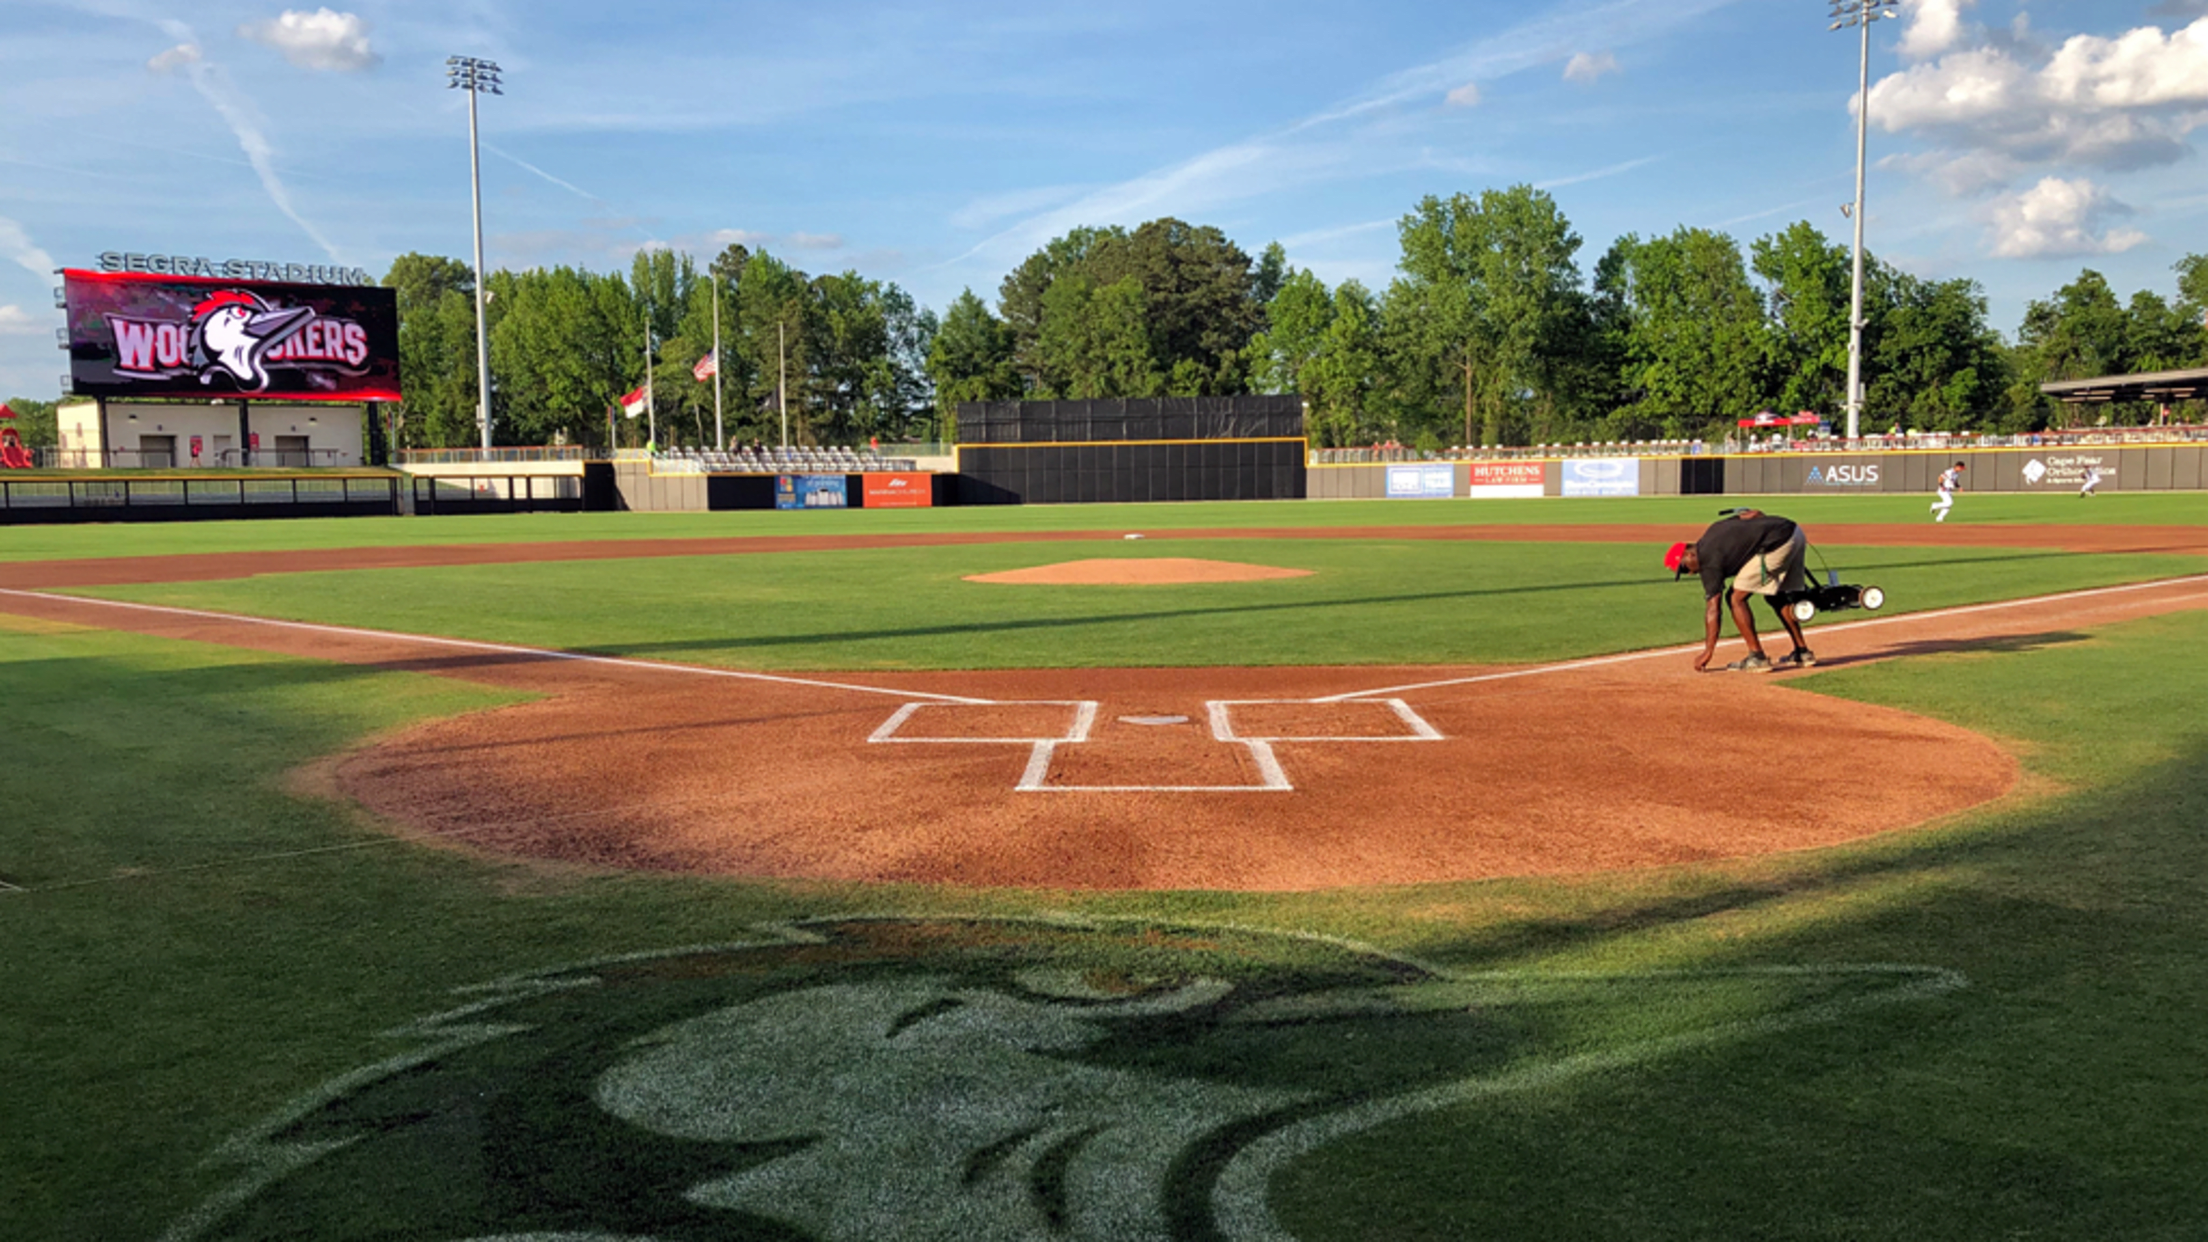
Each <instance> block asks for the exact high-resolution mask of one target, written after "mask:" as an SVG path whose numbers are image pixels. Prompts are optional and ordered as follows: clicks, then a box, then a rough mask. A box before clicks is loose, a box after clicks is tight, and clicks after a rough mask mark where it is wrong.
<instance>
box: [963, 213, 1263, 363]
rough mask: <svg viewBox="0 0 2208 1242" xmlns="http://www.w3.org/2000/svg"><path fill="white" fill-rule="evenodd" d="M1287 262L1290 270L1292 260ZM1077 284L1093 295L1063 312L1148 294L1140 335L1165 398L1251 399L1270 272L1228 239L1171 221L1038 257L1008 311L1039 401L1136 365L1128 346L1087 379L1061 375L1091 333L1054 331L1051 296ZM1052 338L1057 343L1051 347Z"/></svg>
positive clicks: (1008, 281) (1064, 243) (1085, 235)
mask: <svg viewBox="0 0 2208 1242" xmlns="http://www.w3.org/2000/svg"><path fill="white" fill-rule="evenodd" d="M1279 262H1280V263H1282V264H1285V262H1286V256H1285V252H1283V254H1282V256H1281V257H1280V259H1279ZM1073 277H1079V278H1080V279H1081V280H1082V281H1083V282H1085V288H1086V290H1087V292H1085V293H1083V294H1081V295H1080V296H1071V297H1066V298H1061V299H1060V300H1059V303H1058V305H1060V306H1071V305H1075V304H1085V302H1086V300H1087V299H1088V298H1089V297H1091V296H1093V295H1094V292H1095V291H1096V290H1102V289H1109V288H1115V287H1117V286H1119V285H1121V284H1122V283H1124V282H1127V281H1130V280H1131V281H1133V282H1134V287H1135V289H1136V290H1138V291H1139V292H1140V293H1141V295H1142V297H1141V299H1140V304H1141V307H1142V315H1143V318H1142V322H1141V325H1140V326H1141V328H1142V331H1143V335H1144V336H1145V337H1147V338H1148V340H1147V344H1146V347H1145V352H1146V353H1147V354H1148V355H1149V359H1150V364H1151V365H1150V368H1149V369H1150V370H1154V371H1155V372H1157V373H1158V375H1159V376H1160V379H1159V381H1158V384H1157V385H1156V387H1157V390H1158V391H1160V392H1167V391H1170V392H1174V393H1181V394H1187V395H1217V394H1225V393H1237V392H1244V391H1247V389H1248V382H1249V380H1248V374H1247V370H1248V368H1247V363H1246V361H1245V359H1244V357H1243V354H1244V351H1246V350H1247V349H1248V347H1249V343H1250V338H1251V336H1253V335H1254V334H1255V333H1256V332H1257V330H1258V329H1259V328H1260V327H1261V326H1262V325H1263V318H1264V303H1263V301H1262V300H1261V299H1260V298H1259V296H1258V292H1259V277H1260V273H1259V272H1258V270H1257V269H1256V268H1255V267H1254V266H1253V265H1252V264H1251V262H1250V257H1249V255H1247V254H1245V253H1244V252H1243V251H1242V249H1241V248H1240V247H1238V246H1236V245H1235V244H1234V243H1233V242H1232V241H1230V240H1228V239H1227V236H1226V234H1224V233H1222V232H1220V231H1219V230H1218V229H1216V228H1213V227H1211V226H1209V225H1204V226H1197V225H1190V224H1187V223H1184V222H1183V221H1180V220H1175V219H1170V218H1168V219H1161V220H1152V221H1150V222H1148V223H1146V224H1143V225H1141V226H1140V227H1138V228H1136V229H1135V230H1134V231H1133V232H1128V231H1127V230H1125V229H1121V228H1116V227H1115V228H1106V229H1090V228H1080V229H1075V230H1073V231H1072V232H1070V233H1068V234H1066V235H1065V236H1064V237H1060V238H1058V239H1056V240H1054V241H1052V242H1050V243H1049V244H1048V245H1046V246H1044V247H1043V248H1042V249H1041V250H1039V251H1037V252H1036V253H1034V254H1032V255H1030V256H1028V258H1027V259H1026V260H1024V261H1023V262H1022V263H1021V264H1020V266H1019V267H1017V268H1015V269H1013V271H1012V272H1011V273H1010V274H1008V275H1007V276H1006V277H1005V279H1004V283H1003V285H1002V286H1001V288H1000V290H999V293H1000V298H999V301H998V309H999V310H1000V312H1001V313H1002V315H1003V317H1004V321H1005V323H1006V324H1007V325H1009V326H1010V328H1011V330H1012V337H1013V357H1014V361H1015V364H1016V366H1017V367H1018V369H1019V371H1020V373H1021V375H1022V376H1023V378H1024V379H1025V380H1026V382H1027V384H1028V386H1029V387H1030V388H1032V389H1033V390H1035V391H1036V392H1037V393H1041V392H1045V391H1048V392H1059V393H1062V392H1066V391H1070V390H1071V389H1073V388H1075V387H1081V386H1086V385H1090V384H1093V383H1094V382H1096V377H1097V375H1098V374H1101V373H1102V371H1106V370H1112V369H1114V367H1119V368H1120V369H1124V366H1125V364H1126V363H1127V358H1126V357H1125V356H1124V353H1125V351H1124V348H1123V345H1124V343H1122V346H1121V347H1117V348H1121V356H1119V357H1117V359H1116V361H1114V362H1110V363H1107V362H1105V361H1104V360H1102V359H1095V358H1088V359H1083V360H1082V361H1081V362H1080V363H1079V364H1078V365H1079V366H1080V367H1081V368H1082V370H1081V374H1080V376H1079V377H1076V376H1075V375H1074V374H1072V373H1069V372H1064V371H1054V370H1052V367H1053V365H1055V364H1057V363H1063V362H1065V361H1066V360H1067V359H1068V358H1070V357H1072V356H1073V355H1069V354H1068V353H1067V352H1066V345H1067V342H1068V341H1069V340H1072V339H1075V338H1078V337H1081V336H1082V335H1083V334H1084V330H1083V329H1082V328H1081V327H1080V326H1079V325H1068V324H1059V325H1051V324H1050V323H1048V322H1047V320H1048V316H1049V313H1050V306H1051V303H1050V302H1049V292H1050V290H1051V289H1052V288H1054V287H1055V286H1056V285H1057V284H1058V283H1059V282H1061V281H1064V280H1067V279H1070V278H1073ZM1112 297H1113V300H1114V303H1115V306H1116V307H1118V308H1119V309H1124V308H1125V306H1126V305H1129V304H1131V303H1129V301H1128V299H1127V298H1126V297H1125V295H1124V294H1114V295H1112ZM1046 337H1048V338H1049V340H1050V341H1051V342H1053V344H1050V345H1046V344H1045V338H1046ZM1129 374H1130V376H1131V375H1132V373H1131V372H1130V373H1129ZM1130 382H1131V381H1130Z"/></svg>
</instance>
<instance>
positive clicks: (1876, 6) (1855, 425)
mask: <svg viewBox="0 0 2208 1242" xmlns="http://www.w3.org/2000/svg"><path fill="white" fill-rule="evenodd" d="M1830 2H1831V4H1832V12H1831V13H1829V14H1827V16H1828V17H1829V18H1830V19H1831V21H1832V26H1831V29H1833V30H1845V29H1846V28H1848V27H1850V26H1854V27H1857V28H1858V29H1859V30H1860V31H1861V32H1862V36H1863V59H1862V64H1861V68H1860V70H1859V71H1858V74H1857V85H1856V95H1855V210H1854V212H1853V213H1851V214H1852V215H1853V216H1854V218H1855V279H1854V284H1853V291H1852V292H1851V293H1850V294H1849V296H1848V438H1849V439H1850V440H1853V439H1855V438H1857V437H1858V436H1860V435H1862V434H1863V428H1862V426H1861V423H1862V421H1863V159H1864V156H1865V155H1866V154H1867V153H1868V151H1869V148H1870V134H1871V130H1870V125H1871V23H1872V22H1875V21H1877V20H1879V19H1880V18H1883V17H1899V16H1901V12H1900V9H1899V5H1900V4H1901V0H1830Z"/></svg>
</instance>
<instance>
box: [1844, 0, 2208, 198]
mask: <svg viewBox="0 0 2208 1242" xmlns="http://www.w3.org/2000/svg"><path fill="white" fill-rule="evenodd" d="M1929 2H1930V0H1928V3H1929ZM2039 54H2040V55H2045V63H2044V64H2040V65H2037V66H2034V65H2032V64H2028V63H2026V60H2025V59H2024V58H2025V57H2029V56H2034V55H2035V53H2034V52H2033V51H2032V50H2031V45H2029V44H2027V43H2019V44H2015V45H2014V46H2006V45H2002V46H1997V45H1993V44H1988V45H1985V46H1980V47H1973V48H1965V49H1962V50H1958V51H1952V52H1949V53H1947V54H1945V55H1942V56H1941V57H1939V59H1937V60H1934V61H1928V62H1926V63H1923V64H1919V65H1914V66H1911V67H1910V68H1908V69H1905V70H1903V71H1902V72H1900V73H1896V74H1893V75H1891V76H1889V77H1886V78H1884V79H1882V80H1881V81H1879V82H1878V83H1877V84H1876V85H1874V86H1873V87H1872V88H1871V93H1870V109H1871V118H1872V119H1873V120H1875V121H1877V122H1878V124H1879V125H1880V126H1881V127H1882V128H1884V129H1886V130H1887V131H1888V132H1894V133H1898V132H1902V131H1908V130H1914V131H1919V132H1922V133H1924V134H1925V135H1926V136H1928V137H1929V138H1930V139H1931V140H1932V141H1933V143H1934V144H1935V145H1936V150H1935V151H1934V152H1933V153H1932V156H1931V157H1930V162H1931V163H1933V164H1934V165H1936V164H1937V162H1938V161H1971V162H1972V163H1971V167H1970V169H1969V175H1968V176H1965V177H1962V178H1959V179H1958V178H1954V177H1948V178H1942V180H1944V181H1947V182H1951V183H1952V182H1956V181H1958V180H1960V181H1962V182H1968V183H1971V184H1978V183H1982V182H1983V180H1984V179H1985V177H1986V176H1987V175H1989V174H1990V173H1991V172H1992V171H1993V170H1994V169H1995V168H1996V167H1997V166H1998V165H1999V164H2000V163H2001V162H2002V161H2008V162H2010V163H2011V164H2014V165H2016V166H2018V170H2019V171H2020V170H2021V167H2022V166H2023V165H2027V164H2034V163H2042V164H2043V163H2067V164H2072V165H2079V166H2083V167H2087V168H2095V169H2102V170H2124V169H2134V168H2144V167H2148V166H2151V165H2157V164H2167V163H2171V162H2174V161H2176V160H2178V159H2181V158H2183V157H2184V156H2185V155H2186V154H2188V153H2189V152H2190V151H2191V146H2190V144H2189V143H2188V142H2187V136H2188V135H2189V134H2190V133H2191V131H2192V130H2193V129H2194V128H2195V127H2196V126H2197V125H2198V124H2200V119H2201V118H2200V115H2199V114H2200V112H2201V110H2202V109H2204V108H2208V19H2203V20H2201V21H2197V22H2194V23H2193V24H2192V25H2191V26H2188V27H2186V28H2184V29H2182V30H2179V31H2176V32H2173V33H2171V34H2169V35H2167V36H2165V35H2164V34H2163V33H2162V31H2161V30H2159V29H2157V28H2155V27H2152V26H2142V27H2140V28H2138V29H2136V30H2132V31H2130V32H2129V33H2127V34H2124V35H2122V36H2120V37H2118V38H2114V39H2103V38H2099V37H2096V36H2092V35H2078V36H2075V37H2073V38H2071V39H2069V40H2068V41H2066V42H2065V43H2063V45H2062V46H2061V47H2060V48H2058V49H2056V50H2055V51H2054V52H2053V53H2051V54H2045V53H2039Z"/></svg>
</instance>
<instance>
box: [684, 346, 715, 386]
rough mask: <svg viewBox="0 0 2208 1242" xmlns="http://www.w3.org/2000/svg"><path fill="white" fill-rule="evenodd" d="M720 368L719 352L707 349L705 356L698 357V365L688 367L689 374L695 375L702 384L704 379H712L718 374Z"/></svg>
mask: <svg viewBox="0 0 2208 1242" xmlns="http://www.w3.org/2000/svg"><path fill="white" fill-rule="evenodd" d="M720 370H721V359H720V354H719V352H718V351H709V352H707V354H706V355H705V357H703V358H700V359H698V365H696V366H694V367H692V368H690V374H692V375H694V376H696V377H697V378H698V382H699V383H701V384H702V383H704V382H705V381H707V380H709V379H712V378H713V377H714V376H715V375H718V374H719V373H720Z"/></svg>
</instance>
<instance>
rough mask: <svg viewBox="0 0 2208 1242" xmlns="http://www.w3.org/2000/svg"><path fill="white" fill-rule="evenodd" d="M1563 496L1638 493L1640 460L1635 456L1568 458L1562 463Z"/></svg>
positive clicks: (1634, 494) (1639, 489) (1639, 487)
mask: <svg viewBox="0 0 2208 1242" xmlns="http://www.w3.org/2000/svg"><path fill="white" fill-rule="evenodd" d="M1563 494H1564V495H1566V496H1638V495H1640V494H1641V459H1640V458H1638V457H1590V458H1579V457H1574V458H1567V459H1565V462H1564V487H1563Z"/></svg>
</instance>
